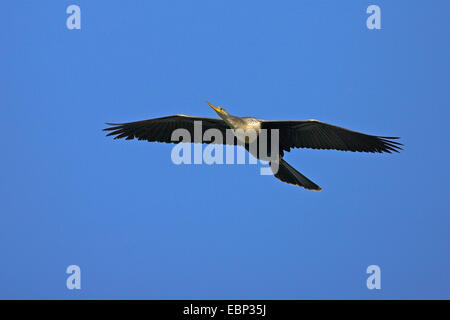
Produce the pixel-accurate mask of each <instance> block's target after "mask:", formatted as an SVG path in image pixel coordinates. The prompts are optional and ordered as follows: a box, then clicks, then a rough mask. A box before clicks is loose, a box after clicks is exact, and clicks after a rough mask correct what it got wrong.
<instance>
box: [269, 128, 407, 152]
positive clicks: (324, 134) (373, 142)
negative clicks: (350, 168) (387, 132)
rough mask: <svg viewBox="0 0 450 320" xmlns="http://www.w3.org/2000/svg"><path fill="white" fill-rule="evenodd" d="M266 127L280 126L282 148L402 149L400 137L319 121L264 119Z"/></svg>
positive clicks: (363, 150)
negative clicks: (355, 129)
mask: <svg viewBox="0 0 450 320" xmlns="http://www.w3.org/2000/svg"><path fill="white" fill-rule="evenodd" d="M262 128H264V129H278V130H279V137H280V149H281V150H285V151H289V150H290V149H291V148H311V149H335V150H342V151H358V152H379V153H383V152H387V153H391V152H392V151H394V152H399V150H402V148H401V147H400V146H401V145H402V144H401V143H399V142H396V141H393V140H395V139H398V137H379V136H372V135H368V134H364V133H360V132H356V131H352V130H349V129H345V128H341V127H338V126H334V125H331V124H328V123H324V122H320V121H317V120H304V121H264V122H263V123H262Z"/></svg>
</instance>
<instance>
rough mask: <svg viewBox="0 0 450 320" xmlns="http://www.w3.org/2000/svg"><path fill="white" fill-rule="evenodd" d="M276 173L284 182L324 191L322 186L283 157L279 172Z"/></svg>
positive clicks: (280, 161)
mask: <svg viewBox="0 0 450 320" xmlns="http://www.w3.org/2000/svg"><path fill="white" fill-rule="evenodd" d="M274 175H275V177H276V178H277V179H279V180H281V181H283V182H286V183H289V184H293V185H297V186H300V187H303V188H305V189H308V190H314V191H322V188H321V187H319V186H318V185H317V184H315V183H314V182H312V181H311V180H309V179H308V178H307V177H305V176H304V175H302V174H301V173H300V172H298V171H297V170H295V169H294V168H293V167H292V166H291V165H290V164H289V163H287V162H286V161H284V160H283V159H280V160H279V167H278V172H276V173H274Z"/></svg>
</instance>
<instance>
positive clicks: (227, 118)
mask: <svg viewBox="0 0 450 320" xmlns="http://www.w3.org/2000/svg"><path fill="white" fill-rule="evenodd" d="M208 104H209V105H210V107H211V108H213V109H214V110H215V111H216V113H217V114H218V115H219V116H220V118H221V119H217V118H205V117H193V116H186V115H175V116H168V117H163V118H156V119H149V120H143V121H136V122H129V123H120V124H114V123H108V125H111V127H108V128H106V129H104V130H106V131H112V132H110V133H108V136H110V135H114V136H115V139H120V138H126V139H127V140H130V139H134V138H137V139H138V140H147V141H150V142H166V143H178V142H180V141H173V140H172V133H173V131H174V130H176V129H185V130H187V131H188V132H189V133H190V134H191V136H193V135H194V131H195V129H194V127H195V123H196V122H198V121H201V123H202V136H203V133H204V132H205V131H206V130H208V129H217V130H219V131H220V133H222V136H223V137H226V131H227V129H233V133H234V136H235V137H236V139H233V141H232V142H231V144H233V145H237V144H241V145H244V146H245V148H246V149H247V151H249V152H250V153H251V154H252V155H253V156H254V157H256V158H258V159H260V160H264V161H270V162H271V168H272V171H273V172H274V175H275V177H276V178H278V179H279V180H281V181H283V182H286V183H289V184H293V185H298V186H301V187H304V188H306V189H309V190H315V191H320V190H322V189H321V188H320V187H319V186H318V185H316V184H315V183H314V182H312V181H311V180H309V179H308V178H306V177H305V176H304V175H302V174H301V173H300V172H298V171H297V170H296V169H295V168H293V167H292V166H291V165H289V164H288V163H287V162H286V161H285V160H284V159H283V156H284V152H285V151H286V152H289V151H290V150H291V148H312V149H335V150H341V151H353V152H372V153H384V152H385V153H391V152H398V151H399V150H401V147H400V146H401V145H402V144H401V143H399V142H396V141H393V140H395V139H398V138H397V137H380V136H373V135H368V134H364V133H360V132H356V131H352V130H348V129H345V128H341V127H337V126H334V125H331V124H327V123H324V122H320V121H317V120H298V121H289V120H288V121H266V120H261V119H257V118H254V117H236V116H232V115H230V114H229V113H228V112H227V111H226V110H225V109H223V108H221V107H215V106H213V105H212V104H210V103H208ZM262 130H267V131H273V130H276V131H277V133H278V141H277V142H278V149H277V150H276V151H275V150H272V147H271V146H272V141H271V137H272V136H271V134H270V133H268V134H267V135H266V136H265V137H266V138H267V139H268V141H266V142H267V143H266V146H267V150H266V152H261V151H260V149H259V148H255V149H253V148H252V145H254V144H258V143H260V141H259V140H260V139H262V135H261V132H262ZM222 141H223V143H227V144H229V143H230V142H228V141H225V140H222ZM194 142H195V141H194ZM204 143H218V142H216V141H215V140H213V141H211V142H204ZM255 150H256V151H255ZM273 151H275V152H273ZM274 167H275V168H276V170H274Z"/></svg>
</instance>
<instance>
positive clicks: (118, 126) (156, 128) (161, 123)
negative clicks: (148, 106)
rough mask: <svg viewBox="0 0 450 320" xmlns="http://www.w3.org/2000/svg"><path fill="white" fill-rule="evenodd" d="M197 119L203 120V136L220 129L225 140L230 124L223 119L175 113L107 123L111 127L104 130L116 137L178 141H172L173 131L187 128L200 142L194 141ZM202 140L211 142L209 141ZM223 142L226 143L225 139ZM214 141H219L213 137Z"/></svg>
mask: <svg viewBox="0 0 450 320" xmlns="http://www.w3.org/2000/svg"><path fill="white" fill-rule="evenodd" d="M196 121H201V137H203V134H204V133H205V131H206V130H208V129H218V130H219V131H220V132H221V133H222V137H223V140H225V137H226V129H227V128H228V126H227V124H226V123H225V121H223V120H222V119H215V118H204V117H191V116H185V115H174V116H168V117H163V118H156V119H149V120H143V121H136V122H128V123H106V124H107V125H109V126H111V127H108V128H105V129H103V130H104V131H111V132H109V133H108V134H107V136H114V139H121V138H125V139H126V140H131V139H134V138H136V139H138V140H147V141H150V142H166V143H178V142H181V141H172V133H173V132H174V131H175V130H176V129H186V130H187V131H188V132H189V133H190V135H191V142H200V141H194V125H195V122H196ZM199 129H200V127H199ZM199 132H200V131H199ZM177 138H178V137H177ZM201 142H203V143H211V142H207V141H201ZM223 142H224V143H225V141H223ZM212 143H217V142H215V140H214V139H213V141H212Z"/></svg>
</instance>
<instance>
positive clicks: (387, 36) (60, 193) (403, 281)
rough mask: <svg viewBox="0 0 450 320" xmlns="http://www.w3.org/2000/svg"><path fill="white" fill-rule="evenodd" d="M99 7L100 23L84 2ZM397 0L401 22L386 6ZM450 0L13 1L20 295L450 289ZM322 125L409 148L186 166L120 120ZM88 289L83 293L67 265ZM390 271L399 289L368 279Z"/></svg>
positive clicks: (13, 289)
mask: <svg viewBox="0 0 450 320" xmlns="http://www.w3.org/2000/svg"><path fill="white" fill-rule="evenodd" d="M70 4H77V5H79V6H80V7H81V19H82V22H81V23H82V25H81V30H68V29H67V28H66V19H67V17H68V14H66V8H67V6H68V5H70ZM370 4H377V5H379V6H380V7H381V14H382V16H381V24H382V29H381V30H368V29H367V28H366V19H367V17H368V16H369V15H368V14H367V13H366V8H367V7H368V6H369V5H370ZM449 10H450V2H449V1H432V2H430V1H381V0H377V1H345V2H342V1H331V0H330V1H282V2H281V3H275V2H273V1H254V2H252V1H248V2H242V1H195V2H187V1H170V2H169V1H112V0H108V1H106V0H104V1H81V0H71V1H45V2H43V1H8V2H5V3H3V4H2V10H1V12H0V40H1V50H0V75H1V76H0V96H1V102H0V106H1V126H2V138H1V140H0V144H1V150H2V152H1V159H0V168H1V169H0V170H1V179H0V197H1V202H0V211H1V215H0V253H1V263H0V298H26V299H36V298H42V299H48V298H59V299H78V298H84V299H97V298H114V299H115V298H120V299H132V298H137V299H141V298H142V299H146V298H149V299H159V298H162V299H180V298H181V299H197V298H199V299H215V298H235V299H303V298H313V299H316V298H318V299H324V298H327V299H328V298H340V299H360V298H361V299H380V298H384V299H395V298H406V299H411V298H413V299H416V298H425V299H428V298H446V299H448V298H450V289H449V288H450V277H449V274H448V271H449V269H450V258H449V252H450V251H449V249H450V244H449V225H450V216H449V184H448V182H449V170H448V160H449V148H448V143H449V142H448V141H449V129H448V125H449V122H448V119H449V108H448V107H449V101H450V99H449V98H450V90H449V74H450V64H449V56H450V43H449V35H450V32H449V31H450V27H449V23H448V21H449V14H448V13H449V12H450V11H449ZM205 100H210V101H211V102H213V103H215V104H217V105H222V106H224V107H226V108H227V109H228V111H229V112H230V113H231V114H235V115H239V116H247V115H251V116H256V117H259V118H262V119H280V120H282V119H310V118H314V119H319V120H322V121H325V122H329V123H333V124H336V125H340V126H344V127H347V128H350V129H353V130H359V131H363V132H366V133H369V134H377V135H387V136H401V138H402V139H401V141H402V142H403V143H404V144H405V150H404V151H403V152H402V153H400V154H393V155H389V154H386V155H385V154H383V155H380V154H376V155H374V154H357V153H349V152H337V151H320V150H306V149H304V150H293V151H292V152H291V153H289V154H287V156H286V160H287V161H288V162H289V163H291V164H292V165H293V166H294V167H296V168H298V169H299V171H301V172H302V173H304V174H305V175H306V176H307V177H309V178H311V180H313V181H315V182H316V183H317V184H319V185H320V186H321V187H322V188H323V191H322V192H310V191H306V190H304V189H301V188H298V187H293V186H291V185H288V184H284V183H281V182H279V181H278V180H276V179H274V178H273V177H270V176H261V175H260V174H259V167H260V166H259V165H212V166H209V165H181V166H176V165H174V164H173V163H172V162H171V160H170V154H171V150H172V146H171V145H168V144H156V143H153V144H150V143H147V142H142V141H124V140H119V141H114V140H113V139H111V138H105V136H104V133H103V132H102V131H101V129H102V128H104V124H103V123H104V122H126V121H134V120H142V119H147V118H153V117H160V116H165V115H171V114H177V113H184V114H190V115H198V116H216V115H215V114H214V112H213V111H212V110H211V109H210V108H209V107H208V106H207V105H206V104H205V103H204V101H205ZM71 264H76V265H79V266H80V267H81V272H82V289H81V290H68V289H67V288H66V278H67V276H68V275H67V274H66V273H65V271H66V268H67V266H69V265H71ZM371 264H376V265H379V266H380V267H381V286H382V289H381V290H368V289H367V287H366V279H367V277H368V275H367V274H366V268H367V266H369V265H371Z"/></svg>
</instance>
